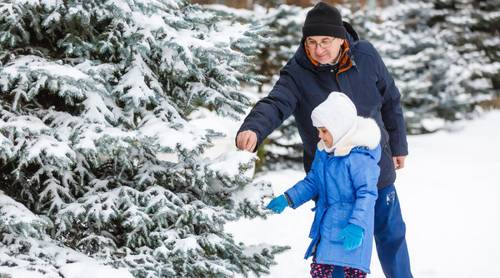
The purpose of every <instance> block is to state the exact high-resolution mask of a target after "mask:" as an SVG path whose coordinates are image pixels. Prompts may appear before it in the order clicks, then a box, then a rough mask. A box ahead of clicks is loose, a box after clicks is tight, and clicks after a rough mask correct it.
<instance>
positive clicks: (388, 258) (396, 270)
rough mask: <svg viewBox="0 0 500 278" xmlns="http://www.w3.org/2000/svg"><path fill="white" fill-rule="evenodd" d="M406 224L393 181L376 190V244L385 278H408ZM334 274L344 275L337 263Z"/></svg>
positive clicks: (408, 260)
mask: <svg viewBox="0 0 500 278" xmlns="http://www.w3.org/2000/svg"><path fill="white" fill-rule="evenodd" d="M405 233H406V225H405V223H404V221H403V217H402V216H401V208H400V206H399V199H398V195H397V193H396V188H395V187H394V185H390V186H387V187H384V188H382V189H379V190H378V198H377V202H376V203H375V230H374V234H375V244H376V246H377V254H378V257H379V260H380V263H381V264H382V269H383V270H384V274H385V276H386V277H387V278H411V277H413V276H412V274H411V270H410V258H409V256H408V248H407V246H406V239H405ZM333 277H334V278H341V277H344V272H343V271H342V268H340V267H337V268H336V269H335V271H334V273H333Z"/></svg>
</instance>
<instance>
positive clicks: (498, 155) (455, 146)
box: [226, 111, 500, 278]
mask: <svg viewBox="0 0 500 278" xmlns="http://www.w3.org/2000/svg"><path fill="white" fill-rule="evenodd" d="M499 123H500V111H494V112H488V113H486V114H484V115H483V116H482V117H481V118H479V119H476V120H474V121H467V122H460V123H456V124H454V125H453V129H451V130H450V131H441V132H437V133H434V134H428V135H418V136H409V139H408V141H409V148H410V155H409V156H408V158H407V162H406V167H405V168H404V169H402V170H399V171H398V179H397V181H396V188H397V191H398V195H399V198H400V202H401V206H402V210H403V216H404V218H405V221H406V224H407V240H408V245H409V250H410V257H411V261H412V270H413V274H414V276H415V277H419V278H433V277H455V278H474V277H500V269H499V268H498V267H496V264H497V263H498V260H499V259H500V237H499V236H498V235H500V204H499V203H500V124H499ZM303 176H304V173H303V172H301V171H293V170H285V171H278V172H271V173H269V174H267V175H265V176H263V177H259V179H265V180H268V181H270V182H272V185H273V189H274V192H275V194H281V193H282V192H283V191H284V190H285V189H287V188H288V187H289V186H291V185H293V184H294V183H295V182H296V181H298V180H299V179H301V178H303ZM310 208H312V204H311V203H307V204H305V205H304V206H302V207H300V208H298V209H297V210H295V211H294V210H292V209H286V210H285V212H284V213H282V214H280V215H272V216H270V217H268V219H267V220H263V219H255V220H246V219H245V220H241V221H239V222H236V223H229V224H227V226H226V227H227V229H228V231H229V232H231V233H233V234H234V235H235V239H236V240H240V241H243V242H244V243H246V244H258V243H269V244H277V245H289V246H291V250H288V251H286V252H284V253H283V254H280V255H278V256H277V263H278V264H277V265H276V266H273V267H272V268H271V273H270V275H268V276H267V277H273V278H280V277H287V278H294V277H297V278H298V277H308V275H309V274H308V273H309V272H308V271H309V263H310V261H305V260H303V255H304V252H305V249H306V247H307V245H308V244H309V241H308V238H307V235H308V231H309V226H310V224H311V221H312V218H313V213H312V212H311V211H310ZM371 269H372V274H371V275H370V276H369V277H377V278H379V277H380V278H382V277H384V275H383V272H382V270H381V268H380V265H379V263H378V258H377V256H376V254H375V252H374V254H373V257H372V267H371Z"/></svg>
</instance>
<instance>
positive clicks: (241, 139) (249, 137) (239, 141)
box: [236, 130, 257, 152]
mask: <svg viewBox="0 0 500 278" xmlns="http://www.w3.org/2000/svg"><path fill="white" fill-rule="evenodd" d="M256 146H257V134H256V133H255V132H253V131H251V130H245V131H242V132H240V133H238V135H237V136H236V147H237V148H238V149H240V150H245V151H249V152H253V150H254V149H255V147H256Z"/></svg>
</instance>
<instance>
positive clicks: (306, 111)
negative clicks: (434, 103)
mask: <svg viewBox="0 0 500 278" xmlns="http://www.w3.org/2000/svg"><path fill="white" fill-rule="evenodd" d="M344 25H345V27H346V29H347V30H348V41H349V48H350V50H349V51H348V52H346V54H345V55H348V58H349V60H350V61H352V66H351V67H350V68H349V69H348V70H347V71H345V72H339V69H338V68H337V67H335V66H329V65H326V66H325V65H323V66H321V65H319V66H316V65H314V64H313V63H312V62H311V61H310V60H309V58H308V57H307V54H306V52H305V49H304V47H303V43H301V45H300V47H299V49H298V50H297V52H296V53H295V55H294V56H293V58H292V59H290V61H288V63H287V65H286V66H285V67H284V68H283V69H282V70H281V72H280V78H279V80H278V81H277V82H276V84H275V85H274V87H273V89H272V91H271V92H270V93H269V95H268V96H267V97H265V98H263V99H261V100H260V101H259V102H258V103H257V104H256V105H255V106H254V108H253V109H252V111H251V112H250V114H249V115H248V116H247V117H246V119H245V121H244V122H243V124H242V126H241V127H240V130H239V132H240V131H244V130H252V131H254V132H255V133H256V134H257V140H258V144H261V143H262V142H263V140H264V139H265V138H266V137H267V136H268V135H269V134H270V133H271V132H272V131H273V130H274V129H276V128H277V127H279V126H280V125H281V123H282V122H283V121H284V120H286V119H287V118H288V117H289V116H290V115H292V114H293V115H294V117H295V120H296V123H297V128H298V130H299V134H300V137H301V139H302V142H303V144H304V169H305V170H306V172H308V171H309V169H310V167H311V162H312V161H313V158H314V154H315V152H316V143H317V142H318V140H319V138H318V135H317V134H318V132H317V130H316V128H315V127H313V125H312V122H311V112H312V110H313V109H314V108H315V107H316V106H318V105H319V104H320V103H321V102H323V101H324V100H325V99H326V97H327V96H328V94H330V92H332V91H337V92H343V93H344V94H346V95H347V96H349V98H350V99H351V100H352V101H353V102H354V104H355V106H356V109H357V111H358V115H359V116H362V117H365V118H372V119H374V120H375V121H376V122H377V124H378V126H379V127H380V129H381V131H382V138H381V142H380V144H381V146H382V157H381V159H380V162H379V166H380V169H381V173H380V178H379V181H378V186H379V188H383V187H385V186H388V185H391V184H394V181H395V179H396V172H395V170H394V164H393V161H392V156H399V155H407V154H408V147H407V142H406V128H405V123H404V118H403V112H402V110H401V105H400V93H399V91H398V89H397V88H396V86H395V84H394V80H393V79H392V77H391V76H390V74H389V72H388V71H387V68H386V67H385V65H384V63H383V61H382V59H381V58H380V56H379V54H378V53H377V51H376V50H375V48H374V47H373V46H372V45H371V44H370V43H369V42H367V41H363V40H359V39H358V36H357V34H356V32H355V31H354V30H353V29H352V27H351V26H350V25H349V24H347V23H344Z"/></svg>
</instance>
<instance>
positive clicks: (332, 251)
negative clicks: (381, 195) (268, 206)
mask: <svg viewBox="0 0 500 278" xmlns="http://www.w3.org/2000/svg"><path fill="white" fill-rule="evenodd" d="M380 154H381V148H380V145H379V146H378V147H377V148H376V149H373V150H370V149H368V148H367V147H355V148H353V149H352V150H351V152H350V154H348V155H346V156H334V155H332V154H329V153H326V152H325V151H321V150H318V151H317V152H316V155H315V157H314V161H313V164H312V168H311V170H310V171H309V172H308V174H307V176H306V177H305V178H304V179H303V180H301V181H300V182H298V183H297V184H295V185H294V186H293V187H292V188H290V189H289V190H287V191H286V192H285V194H286V195H287V197H288V198H289V199H290V201H291V202H292V207H293V208H297V207H299V206H300V205H302V204H303V203H305V202H307V201H309V200H311V199H313V198H314V199H316V198H317V201H316V207H315V209H314V210H315V216H314V222H313V224H312V226H311V231H310V234H309V237H310V238H311V239H312V242H311V244H310V245H309V248H308V249H307V252H306V254H305V258H306V259H307V258H308V257H309V256H311V255H313V254H315V257H316V261H317V263H321V264H333V265H339V266H349V267H353V268H357V269H360V270H362V271H364V272H367V273H369V272H370V259H371V253H372V241H373V240H372V239H373V222H374V207H375V201H376V199H377V179H378V177H379V167H378V165H377V162H378V161H379V159H380ZM349 223H352V224H355V225H358V226H360V227H362V228H363V229H364V231H365V232H364V238H363V243H362V245H361V246H360V247H359V248H357V249H354V250H352V251H346V250H344V248H343V241H342V240H340V239H339V238H338V234H339V233H340V231H341V230H342V229H343V228H345V227H346V226H347V225H348V224H349ZM320 239H321V240H320Z"/></svg>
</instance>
